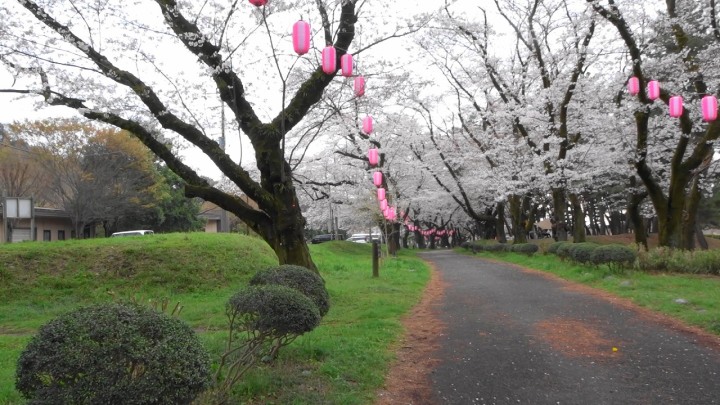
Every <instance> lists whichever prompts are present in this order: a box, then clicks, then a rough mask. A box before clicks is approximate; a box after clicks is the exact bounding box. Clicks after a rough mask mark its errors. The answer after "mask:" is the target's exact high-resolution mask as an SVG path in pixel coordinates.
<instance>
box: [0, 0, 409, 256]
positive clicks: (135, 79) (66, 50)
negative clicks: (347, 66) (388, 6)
mask: <svg viewBox="0 0 720 405" xmlns="http://www.w3.org/2000/svg"><path fill="white" fill-rule="evenodd" d="M363 4H364V2H363V1H355V0H343V1H309V0H308V1H301V2H288V1H270V2H269V3H268V4H267V5H266V6H262V7H257V8H256V7H254V6H252V5H250V4H248V3H247V2H241V1H231V2H222V1H212V0H210V1H205V2H190V1H176V0H156V1H155V5H156V7H154V8H148V4H147V2H139V1H130V2H128V1H107V2H101V3H97V2H93V1H51V2H46V1H42V2H41V1H33V0H19V1H17V3H13V4H11V3H10V2H4V3H3V4H2V5H0V12H2V14H3V16H4V17H3V21H2V22H0V49H2V52H1V55H2V56H1V59H0V60H1V61H2V63H3V64H4V66H5V67H7V69H8V70H10V71H12V72H13V73H14V74H15V75H16V77H17V79H18V83H23V84H27V88H25V89H21V88H17V87H13V88H8V89H2V90H0V91H2V92H14V93H20V94H29V95H41V96H42V97H44V99H45V101H46V102H47V103H49V104H51V105H59V106H65V107H69V108H72V109H75V110H76V111H77V112H78V113H79V114H80V115H82V116H84V117H85V118H88V119H91V120H97V121H102V122H105V123H108V124H111V125H114V126H116V127H119V128H122V129H125V130H127V131H129V132H131V133H133V134H134V135H135V136H137V137H138V139H140V140H141V141H142V142H143V143H144V144H145V145H146V146H147V147H148V148H149V149H150V150H152V151H153V152H154V153H155V154H156V155H157V156H158V157H159V158H160V159H162V160H163V161H164V162H165V163H166V164H167V166H168V167H169V168H170V169H172V170H173V171H174V172H175V173H177V174H178V175H179V176H180V177H181V178H182V179H183V181H184V182H185V194H186V195H187V196H189V197H201V198H203V199H205V200H208V201H211V202H213V203H215V204H217V205H218V206H220V207H222V208H224V209H226V210H228V211H230V212H232V213H234V214H235V215H237V216H238V217H239V218H241V219H242V220H243V221H244V222H245V223H247V224H248V226H249V227H250V228H252V229H253V230H254V231H255V232H257V233H258V234H259V235H261V236H262V237H263V238H264V239H265V240H266V241H267V242H268V244H270V246H271V247H272V248H273V249H274V251H275V253H276V254H277V256H278V258H279V261H280V262H281V263H294V264H300V265H304V266H307V267H310V268H315V265H314V263H313V262H312V260H311V258H310V255H309V251H308V248H307V245H306V243H305V240H304V236H303V230H304V226H305V222H306V221H305V218H304V217H303V214H302V212H301V207H300V204H299V201H298V195H297V191H296V184H295V183H294V179H293V173H292V169H293V167H292V165H291V159H290V158H289V155H290V151H289V150H287V149H286V145H285V138H286V135H287V134H288V133H289V132H292V131H293V130H296V127H298V124H300V123H301V122H302V121H303V119H304V117H305V116H306V115H307V114H308V112H309V111H311V109H312V108H313V107H314V106H315V105H316V104H317V103H318V102H319V101H320V100H321V99H322V97H323V94H324V93H325V91H326V89H332V88H333V87H335V86H339V85H338V84H337V81H334V78H335V73H330V74H327V73H324V72H323V71H322V69H321V68H320V66H319V65H320V61H319V59H320V58H319V51H320V50H321V49H322V48H323V47H325V46H326V45H333V46H334V47H335V48H336V50H337V62H338V63H337V66H338V68H339V66H340V63H339V61H340V58H341V56H342V55H344V54H345V53H346V52H354V53H355V54H356V56H357V55H359V54H360V53H362V52H363V51H365V50H367V49H368V48H370V47H371V46H374V45H375V44H377V43H380V42H382V41H384V40H385V39H388V38H391V37H393V36H399V35H402V33H400V31H401V30H402V28H397V29H396V27H398V24H387V21H386V24H384V25H380V26H379V27H377V28H375V29H366V30H364V31H363V29H362V27H361V26H360V25H359V24H357V21H358V19H359V18H366V19H367V20H377V21H380V20H383V19H385V20H387V18H388V17H389V16H390V15H392V13H387V10H385V9H384V8H383V7H373V8H370V7H362V5H363ZM301 16H304V17H305V19H306V20H310V21H311V23H312V25H313V27H312V28H313V33H314V34H313V41H314V46H313V49H312V50H311V52H310V53H309V54H308V55H306V56H304V57H297V56H295V55H294V54H291V53H290V50H291V49H292V47H291V46H290V39H289V34H288V33H289V28H290V26H291V25H292V23H293V22H294V21H295V20H296V19H297V17H301ZM361 36H362V38H363V42H362V46H354V45H353V44H354V41H355V40H356V38H359V37H361ZM353 47H354V48H355V50H352V48H353ZM270 95H272V96H270ZM218 99H220V100H221V104H222V107H221V108H222V110H221V114H217V113H213V109H216V106H217V105H218ZM226 112H227V113H228V115H229V117H230V121H231V123H230V125H229V128H230V129H236V130H238V132H239V135H240V137H241V138H242V139H243V140H244V141H247V142H249V144H250V145H251V147H252V154H253V155H254V161H255V165H256V171H255V173H257V175H256V176H254V175H253V169H252V168H249V167H247V163H245V164H242V163H241V164H238V163H236V162H235V161H234V159H233V158H232V157H231V156H230V155H229V154H228V153H226V152H225V150H224V148H223V147H222V146H221V145H219V144H218V142H217V141H216V139H217V138H218V135H219V132H220V128H222V129H223V136H224V128H225V125H224V115H225V113H226ZM221 119H222V123H221V122H219V121H220V120H221ZM298 128H299V127H298ZM306 128H309V127H306ZM169 142H184V143H185V144H187V145H190V146H192V147H193V148H196V149H199V150H200V151H201V152H202V153H203V154H204V155H205V156H207V158H208V160H207V161H204V162H203V163H202V164H206V165H207V164H212V165H214V166H215V167H217V169H219V170H220V172H221V173H222V175H223V176H225V177H227V178H228V179H230V181H232V182H233V183H235V184H236V185H237V187H238V188H239V189H241V190H242V192H243V193H244V194H245V195H247V196H248V197H249V198H250V199H252V200H253V201H254V202H255V203H256V204H257V207H254V206H253V205H250V204H248V203H247V202H246V201H244V200H243V199H241V198H239V197H238V196H235V195H233V194H229V193H226V192H223V191H222V190H220V189H219V188H217V187H215V186H213V185H212V184H211V183H210V182H208V181H207V180H206V179H205V178H204V177H202V176H201V175H200V174H199V172H198V170H197V169H196V168H193V167H191V164H188V161H187V159H184V158H183V156H181V155H180V154H176V153H173V149H172V148H171V147H170V145H169ZM251 160H252V159H251Z"/></svg>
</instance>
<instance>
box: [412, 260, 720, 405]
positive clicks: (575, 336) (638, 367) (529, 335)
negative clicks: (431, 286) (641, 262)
mask: <svg viewBox="0 0 720 405" xmlns="http://www.w3.org/2000/svg"><path fill="white" fill-rule="evenodd" d="M422 257H423V258H424V259H426V260H428V261H430V262H432V263H433V264H434V265H435V266H436V268H437V269H438V271H439V272H440V275H441V277H442V279H443V281H444V282H445V283H447V287H446V290H445V294H444V298H443V300H442V303H441V304H440V305H439V317H440V319H441V321H443V322H444V323H445V324H446V325H447V328H446V330H445V332H444V335H443V336H442V337H441V339H440V345H441V348H440V349H439V350H438V351H437V353H436V356H437V357H436V358H437V359H439V364H438V365H437V366H436V367H435V368H434V370H433V371H432V374H431V380H432V384H433V389H434V394H435V396H436V397H435V398H434V399H433V400H432V402H434V403H438V404H518V403H520V404H693V405H695V404H714V403H720V350H718V345H717V341H716V340H713V339H712V338H707V337H706V336H705V337H704V336H702V335H696V334H693V333H690V332H688V331H682V330H678V328H671V327H669V326H667V325H666V324H665V323H663V322H658V321H657V320H656V319H655V318H654V317H652V316H647V315H646V314H645V312H644V311H639V310H635V309H632V308H630V307H628V305H618V304H616V303H613V302H612V300H609V299H606V298H603V297H601V296H599V295H597V294H588V292H587V289H585V288H583V287H577V286H574V285H573V284H570V283H565V282H562V281H558V280H554V279H551V278H548V277H544V276H542V275H539V274H535V273H532V272H527V271H522V270H521V269H519V268H517V267H515V266H512V265H506V264H499V263H495V262H491V261H486V260H481V259H478V258H475V257H470V256H463V255H459V254H455V253H453V252H450V251H437V252H431V253H425V254H423V255H422Z"/></svg>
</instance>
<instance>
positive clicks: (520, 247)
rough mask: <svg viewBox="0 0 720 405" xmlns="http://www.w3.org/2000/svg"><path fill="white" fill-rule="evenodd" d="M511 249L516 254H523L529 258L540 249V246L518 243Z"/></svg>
mask: <svg viewBox="0 0 720 405" xmlns="http://www.w3.org/2000/svg"><path fill="white" fill-rule="evenodd" d="M510 248H511V250H512V251H513V252H515V253H522V254H525V255H528V256H531V255H532V254H534V253H535V252H537V251H538V250H539V249H540V248H539V247H538V245H536V244H534V243H518V244H515V245H511V247H510Z"/></svg>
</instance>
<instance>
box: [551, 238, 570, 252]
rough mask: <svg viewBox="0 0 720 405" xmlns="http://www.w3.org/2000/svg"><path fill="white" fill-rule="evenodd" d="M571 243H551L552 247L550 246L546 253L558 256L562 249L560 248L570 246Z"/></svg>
mask: <svg viewBox="0 0 720 405" xmlns="http://www.w3.org/2000/svg"><path fill="white" fill-rule="evenodd" d="M569 243H570V242H564V241H561V242H553V243H551V244H550V245H548V247H547V250H546V252H547V253H552V254H554V255H555V254H558V253H557V251H558V249H559V248H560V246H563V245H567V244H569Z"/></svg>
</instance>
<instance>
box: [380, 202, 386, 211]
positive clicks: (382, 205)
mask: <svg viewBox="0 0 720 405" xmlns="http://www.w3.org/2000/svg"><path fill="white" fill-rule="evenodd" d="M387 206H388V205H387V200H386V199H382V200H380V209H381V210H382V211H385V210H386V209H387Z"/></svg>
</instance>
